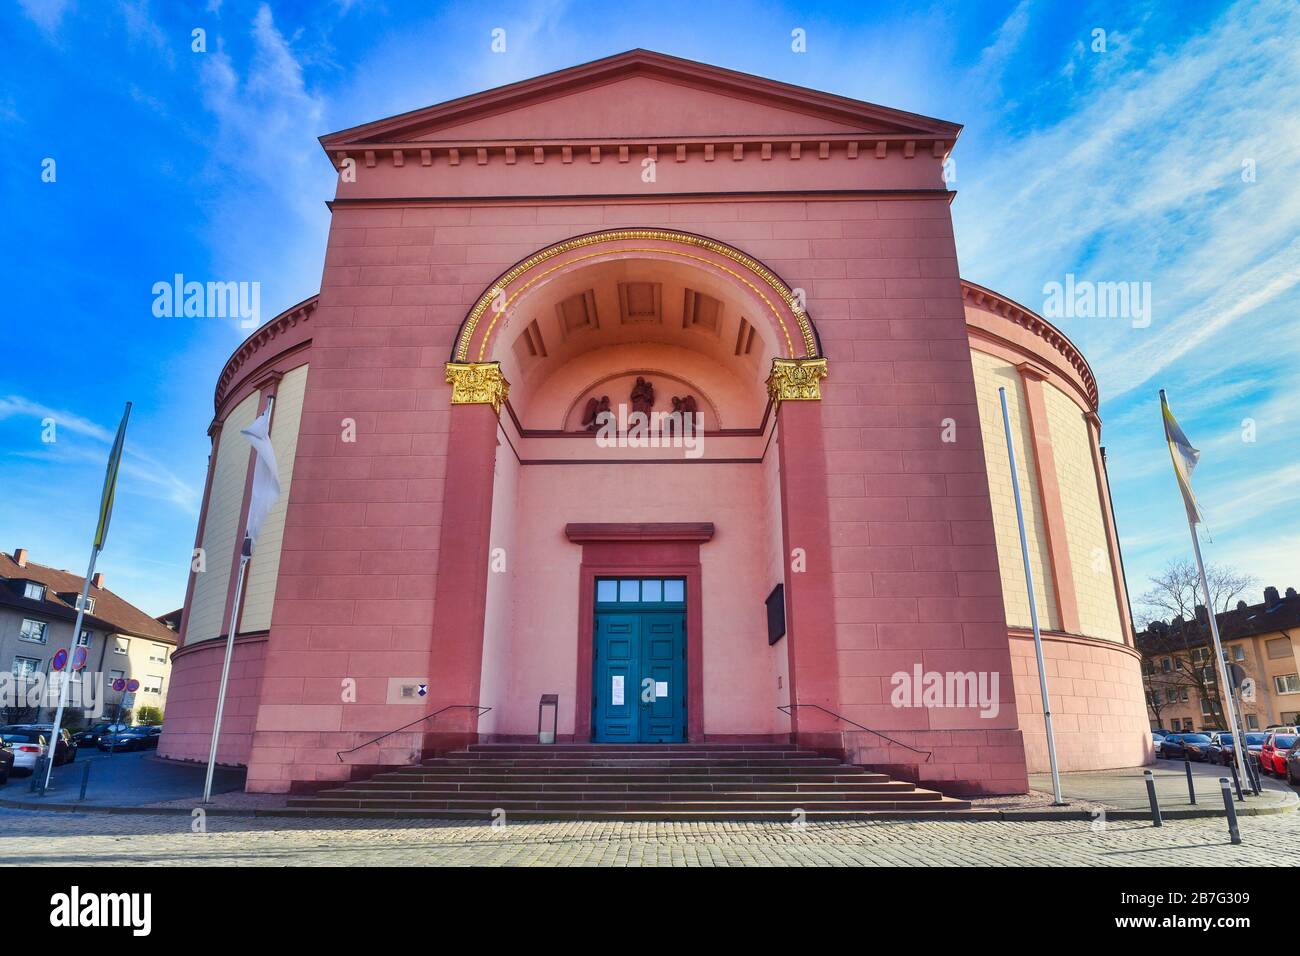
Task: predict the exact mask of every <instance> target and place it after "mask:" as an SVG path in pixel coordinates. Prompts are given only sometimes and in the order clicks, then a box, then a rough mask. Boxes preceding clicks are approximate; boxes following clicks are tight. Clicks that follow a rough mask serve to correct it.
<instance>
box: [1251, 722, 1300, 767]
mask: <svg viewBox="0 0 1300 956" xmlns="http://www.w3.org/2000/svg"><path fill="white" fill-rule="evenodd" d="M1297 740H1300V734H1282V733H1278V732H1277V731H1276V730H1275V731H1273V732H1272V733H1271V734H1269V735H1268V740H1266V741H1264V746H1262V747H1260V748H1259V769H1260V770H1261V771H1263V772H1264V773H1266V774H1269V773H1275V774H1277V775H1278V776H1279V777H1285V776H1286V752H1287V751H1288V750H1290V749H1291V748H1292V747H1294V746H1295V744H1296V741H1297Z"/></svg>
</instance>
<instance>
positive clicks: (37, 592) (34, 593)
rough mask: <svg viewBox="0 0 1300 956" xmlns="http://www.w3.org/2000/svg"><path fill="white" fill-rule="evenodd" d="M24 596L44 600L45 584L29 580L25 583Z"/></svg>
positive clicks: (34, 599)
mask: <svg viewBox="0 0 1300 956" xmlns="http://www.w3.org/2000/svg"><path fill="white" fill-rule="evenodd" d="M23 597H25V598H29V599H30V600H33V601H44V600H45V585H44V584H37V583H36V582H35V581H28V582H27V583H26V584H24V585H23Z"/></svg>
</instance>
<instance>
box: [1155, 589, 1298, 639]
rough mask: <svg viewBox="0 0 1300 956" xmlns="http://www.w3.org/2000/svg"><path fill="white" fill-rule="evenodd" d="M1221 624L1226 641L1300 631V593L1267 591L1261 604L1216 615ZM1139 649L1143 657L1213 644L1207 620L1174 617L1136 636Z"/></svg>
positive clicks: (1242, 605)
mask: <svg viewBox="0 0 1300 956" xmlns="http://www.w3.org/2000/svg"><path fill="white" fill-rule="evenodd" d="M1215 617H1216V618H1217V619H1218V623H1219V637H1220V639H1221V640H1224V641H1232V640H1241V639H1242V638H1246V637H1254V636H1255V635H1256V634H1273V633H1276V632H1278V631H1287V630H1290V629H1292V628H1295V629H1297V630H1300V594H1298V593H1297V592H1296V591H1295V589H1294V588H1288V589H1287V592H1286V594H1285V595H1279V594H1278V592H1277V590H1276V589H1275V588H1267V589H1265V592H1264V600H1263V601H1261V602H1260V603H1259V604H1247V603H1246V602H1245V601H1238V602H1237V606H1236V607H1235V608H1233V609H1232V610H1230V611H1222V612H1220V613H1219V614H1217V615H1215ZM1135 641H1136V644H1137V649H1138V650H1139V651H1141V652H1142V653H1144V654H1150V653H1157V654H1159V653H1168V652H1169V651H1176V650H1182V649H1185V648H1188V647H1197V646H1199V645H1202V644H1208V643H1209V642H1210V628H1209V622H1208V619H1207V620H1200V619H1198V620H1195V621H1182V620H1180V619H1178V618H1175V619H1174V620H1173V621H1171V622H1169V623H1165V622H1164V621H1156V622H1153V623H1152V624H1151V625H1149V626H1148V627H1147V628H1146V630H1143V631H1140V632H1139V633H1138V634H1136V635H1135Z"/></svg>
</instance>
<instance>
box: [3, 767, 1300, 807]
mask: <svg viewBox="0 0 1300 956" xmlns="http://www.w3.org/2000/svg"><path fill="white" fill-rule="evenodd" d="M86 763H89V764H90V765H91V771H90V783H89V787H88V788H87V790H86V799H85V800H84V801H79V800H78V795H79V791H80V788H81V778H82V774H83V773H84V771H85V765H86ZM1148 769H1149V770H1151V771H1152V775H1153V777H1154V778H1155V781H1156V793H1157V796H1158V798H1159V801H1160V810H1161V813H1162V815H1163V816H1164V817H1165V818H1166V819H1171V820H1172V819H1188V818H1197V817H1222V816H1223V814H1224V810H1223V797H1222V795H1221V791H1220V789H1219V777H1221V776H1227V777H1228V778H1229V779H1231V771H1229V770H1228V769H1227V768H1226V767H1219V766H1215V765H1210V764H1198V763H1194V764H1192V774H1193V780H1194V782H1195V785H1196V800H1197V802H1196V805H1195V806H1192V805H1191V804H1190V803H1189V802H1188V798H1187V778H1186V774H1185V771H1184V770H1183V764H1182V763H1181V762H1180V761H1172V760H1157V761H1156V762H1155V763H1154V764H1152V765H1151V766H1150V767H1134V768H1128V769H1123V770H1098V771H1087V772H1080V773H1063V774H1061V794H1062V796H1063V797H1064V798H1065V801H1066V803H1067V806H1064V807H1053V806H1052V805H1051V804H1052V778H1051V775H1050V774H1046V773H1035V774H1030V775H1029V786H1030V788H1031V792H1030V793H1028V794H1023V795H1017V796H1009V797H990V798H981V799H976V800H974V801H972V802H973V804H974V808H975V809H977V810H988V811H994V812H993V813H990V814H989V815H988V816H987V818H986V819H989V820H994V821H996V820H1019V821H1035V820H1052V819H1057V820H1059V819H1075V820H1092V819H1094V818H1095V817H1096V816H1098V811H1102V812H1104V813H1105V816H1106V817H1107V818H1109V819H1115V820H1121V819H1143V820H1145V819H1149V818H1150V814H1151V811H1150V805H1149V804H1148V802H1147V793H1146V784H1145V780H1144V776H1143V773H1142V771H1143V770H1148ZM203 776H204V767H203V766H201V765H195V764H187V763H178V762H174V761H170V760H162V759H159V758H158V757H157V756H155V755H154V754H153V753H151V752H144V753H131V754H116V755H114V756H112V757H109V756H108V755H107V754H102V753H98V752H92V753H89V754H85V753H83V754H81V755H78V757H77V759H76V761H74V762H73V763H71V764H68V765H66V766H63V767H57V768H55V771H54V786H55V788H56V789H54V790H52V791H50V792H49V793H47V795H46V796H45V797H40V796H37V795H36V794H35V793H32V792H31V790H30V789H29V784H30V779H31V778H29V777H12V778H11V779H10V781H9V783H8V784H7V785H6V786H4V787H0V807H10V808H19V809H25V810H63V811H102V812H109V813H132V814H177V813H181V814H188V813H190V812H192V811H193V809H194V808H195V807H197V806H199V801H200V800H201V799H202V793H203ZM1262 785H1263V788H1264V790H1263V792H1262V793H1261V794H1260V795H1259V796H1254V795H1248V796H1247V797H1246V799H1245V800H1244V801H1241V802H1238V803H1237V804H1236V807H1237V813H1238V814H1240V815H1242V816H1254V815H1258V814H1275V813H1290V812H1293V811H1295V810H1297V809H1298V808H1300V795H1298V794H1297V793H1296V792H1295V791H1294V790H1293V789H1292V788H1291V787H1289V786H1288V785H1287V784H1286V783H1284V782H1282V781H1280V780H1277V779H1275V778H1271V777H1265V778H1263V780H1262ZM243 787H244V771H243V770H242V769H232V768H226V767H218V768H217V770H216V773H215V775H214V777H213V787H212V794H213V802H212V804H211V805H209V806H208V807H207V808H206V809H207V810H208V811H209V812H210V813H213V814H216V815H222V816H281V815H283V816H298V817H301V816H302V815H303V813H302V811H301V810H291V809H289V808H288V807H287V806H286V797H285V795H284V794H265V793H244V792H243ZM954 819H955V818H954Z"/></svg>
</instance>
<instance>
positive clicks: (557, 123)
mask: <svg viewBox="0 0 1300 956" xmlns="http://www.w3.org/2000/svg"><path fill="white" fill-rule="evenodd" d="M960 129H961V127H960V126H958V125H956V124H953V123H947V122H944V121H943V120H937V119H932V118H930V117H926V116H920V115H918V114H915V113H906V112H903V111H900V110H892V109H889V108H886V107H882V106H876V105H874V104H871V103H865V102H862V101H860V100H853V99H849V98H847V97H842V96H836V95H834V94H830V93H822V92H819V91H817V90H810V89H805V88H803V87H799V86H792V85H790V84H787V83H778V82H776V81H774V80H767V79H763V78H762V77H757V76H751V75H749V74H745V73H737V72H734V71H732V70H724V69H721V68H720V67H714V66H709V65H707V64H703V63H696V62H693V61H691V60H682V59H678V58H676V57H670V56H665V55H664V54H661V53H652V52H649V51H646V50H632V51H630V52H627V53H620V54H618V55H617V56H612V57H607V58H606V59H603V60H597V61H595V62H593V63H587V64H583V65H581V66H575V67H571V68H569V69H566V70H560V71H558V72H556V73H548V74H546V75H544V76H539V77H535V78H533V79H531V80H524V81H522V82H519V83H512V84H510V85H509V86H503V87H498V88H496V89H494V90H487V91H485V92H483V93H476V94H473V95H472V96H466V97H462V98H461V99H457V100H451V101H449V102H447V103H441V104H438V105H435V106H430V107H426V108H424V109H420V110H415V111H413V112H410V113H404V114H402V115H400V116H394V117H390V118H388V119H384V120H379V121H377V122H373V123H367V124H365V125H364V126H357V127H354V128H352V129H348V130H343V131H341V132H338V133H332V134H330V135H328V136H323V137H321V143H322V145H324V147H325V148H326V149H327V150H337V149H344V148H347V147H357V146H363V145H373V144H391V145H396V144H405V143H410V144H417V143H429V144H433V143H448V142H453V141H455V142H459V143H472V142H484V143H487V142H501V141H512V142H528V141H547V140H550V141H555V140H570V141H571V140H581V139H591V138H599V139H602V140H606V141H608V140H619V139H627V140H646V139H655V138H673V137H680V138H707V137H727V136H736V137H764V136H770V137H773V138H781V137H805V136H806V137H815V136H817V135H827V136H845V135H854V134H858V135H861V136H864V137H869V136H872V135H876V136H888V137H899V136H907V137H916V138H918V139H926V138H938V139H944V140H947V141H948V142H951V141H952V140H953V139H955V138H956V136H957V133H958V132H959V131H960Z"/></svg>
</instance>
